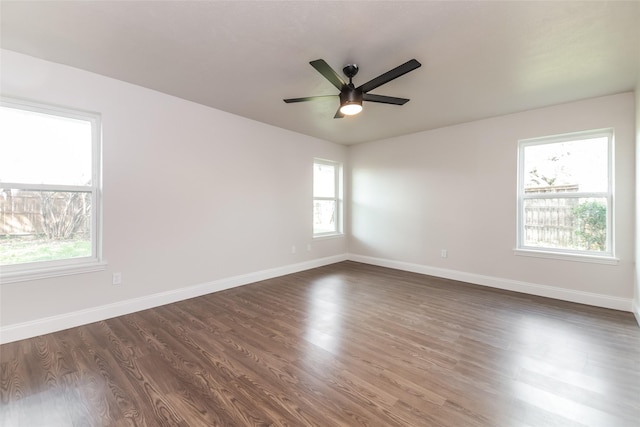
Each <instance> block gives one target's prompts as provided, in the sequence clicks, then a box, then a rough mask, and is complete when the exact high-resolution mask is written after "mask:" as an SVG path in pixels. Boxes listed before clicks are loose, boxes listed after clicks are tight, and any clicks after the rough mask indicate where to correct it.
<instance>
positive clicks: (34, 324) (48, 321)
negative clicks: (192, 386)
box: [0, 255, 347, 344]
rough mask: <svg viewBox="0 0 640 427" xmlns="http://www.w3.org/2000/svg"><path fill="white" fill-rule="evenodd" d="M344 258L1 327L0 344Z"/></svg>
mask: <svg viewBox="0 0 640 427" xmlns="http://www.w3.org/2000/svg"><path fill="white" fill-rule="evenodd" d="M346 260H347V256H346V255H336V256H331V257H326V258H320V259H315V260H311V261H305V262H301V263H297V264H290V265H286V266H283V267H276V268H271V269H267V270H262V271H257V272H254V273H249V274H243V275H240V276H234V277H229V278H225V279H220V280H214V281H212V282H208V283H202V284H198V285H193V286H188V287H185V288H180V289H175V290H171V291H166V292H160V293H157V294H152V295H148V296H144V297H139V298H132V299H129V300H126V301H121V302H116V303H112V304H106V305H101V306H98V307H92V308H88V309H84V310H78V311H74V312H70V313H65V314H61V315H57V316H51V317H46V318H41V319H36V320H33V321H29V322H24V323H17V324H13V325H6V326H5V325H3V326H2V327H0V344H5V343H9V342H12V341H18V340H22V339H25V338H31V337H35V336H38V335H43V334H48V333H51V332H56V331H62V330H64V329H69V328H73V327H76V326H81V325H86V324H88V323H93V322H98V321H100V320H105V319H110V318H113V317H117V316H122V315H125V314H129V313H134V312H136V311H141V310H146V309H149V308H153V307H158V306H161V305H165V304H170V303H173V302H177V301H182V300H185V299H189V298H194V297H198V296H202V295H206V294H210V293H213V292H218V291H222V290H225V289H230V288H235V287H238V286H242V285H247V284H249V283H254V282H259V281H261V280H267V279H272V278H274V277H279V276H284V275H286V274H291V273H297V272H299V271H304V270H309V269H311V268H316V267H322V266H324V265H329V264H335V263H337V262H341V261H346Z"/></svg>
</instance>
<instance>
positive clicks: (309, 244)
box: [307, 243, 311, 252]
mask: <svg viewBox="0 0 640 427" xmlns="http://www.w3.org/2000/svg"><path fill="white" fill-rule="evenodd" d="M307 252H311V243H308V244H307Z"/></svg>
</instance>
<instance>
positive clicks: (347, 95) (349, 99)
mask: <svg viewBox="0 0 640 427" xmlns="http://www.w3.org/2000/svg"><path fill="white" fill-rule="evenodd" d="M346 104H362V91H361V90H358V89H356V88H355V87H354V86H353V84H348V85H347V86H346V87H345V88H344V89H343V90H342V91H341V92H340V105H346Z"/></svg>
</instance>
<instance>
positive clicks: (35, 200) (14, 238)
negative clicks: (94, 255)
mask: <svg viewBox="0 0 640 427" xmlns="http://www.w3.org/2000/svg"><path fill="white" fill-rule="evenodd" d="M90 230H91V193H90V192H54V191H20V190H16V189H3V190H1V192H0V265H9V264H21V263H26V262H35V261H50V260H60V259H68V258H77V257H90V256H91V231H90Z"/></svg>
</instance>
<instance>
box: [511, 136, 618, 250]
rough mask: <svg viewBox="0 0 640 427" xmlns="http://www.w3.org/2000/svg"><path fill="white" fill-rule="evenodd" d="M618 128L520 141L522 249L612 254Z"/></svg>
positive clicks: (519, 185)
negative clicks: (615, 157)
mask: <svg viewBox="0 0 640 427" xmlns="http://www.w3.org/2000/svg"><path fill="white" fill-rule="evenodd" d="M612 158H613V131H612V130H598V131H589V132H581V133H575V134H568V135H560V136H554V137H545V138H535V139H527V140H522V141H519V152H518V160H519V162H518V242H517V249H520V250H524V251H527V250H529V251H536V252H538V253H545V252H546V253H556V254H565V255H582V256H591V257H594V258H613V256H614V246H613V233H612V230H613V163H612V161H613V160H612Z"/></svg>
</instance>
